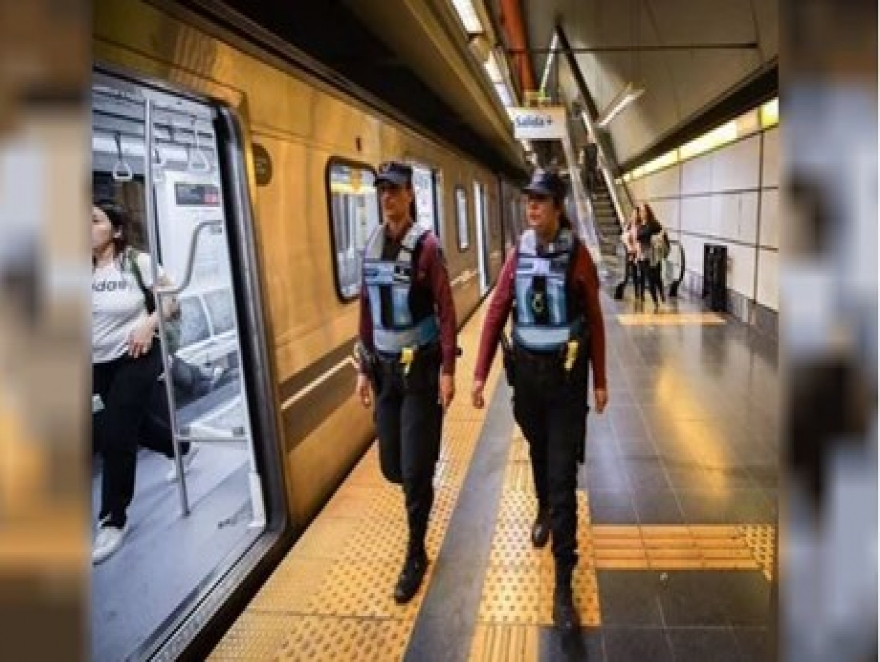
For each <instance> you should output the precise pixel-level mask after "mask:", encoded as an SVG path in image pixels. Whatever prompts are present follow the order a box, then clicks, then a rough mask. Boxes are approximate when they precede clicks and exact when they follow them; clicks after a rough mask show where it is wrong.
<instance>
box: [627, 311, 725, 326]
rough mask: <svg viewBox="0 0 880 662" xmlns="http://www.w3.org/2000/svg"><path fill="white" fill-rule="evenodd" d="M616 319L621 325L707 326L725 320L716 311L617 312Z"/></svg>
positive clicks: (721, 322)
mask: <svg viewBox="0 0 880 662" xmlns="http://www.w3.org/2000/svg"><path fill="white" fill-rule="evenodd" d="M617 321H618V322H620V323H621V324H622V325H623V326H707V325H723V324H726V323H727V321H726V320H725V319H724V317H723V316H721V315H718V314H716V313H673V312H665V313H618V315H617Z"/></svg>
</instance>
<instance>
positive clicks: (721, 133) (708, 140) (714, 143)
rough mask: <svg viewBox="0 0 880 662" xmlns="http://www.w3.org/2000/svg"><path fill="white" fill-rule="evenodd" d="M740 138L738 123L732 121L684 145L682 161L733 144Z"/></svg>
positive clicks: (681, 154) (680, 150)
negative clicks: (737, 128)
mask: <svg viewBox="0 0 880 662" xmlns="http://www.w3.org/2000/svg"><path fill="white" fill-rule="evenodd" d="M738 136H739V134H738V132H737V130H736V121H735V120H732V121H730V122H727V123H726V124H722V125H721V126H719V127H717V128H715V129H712V130H711V131H709V132H708V133H704V134H703V135H702V136H700V137H699V138H697V139H696V140H692V141H690V142H689V143H686V144H684V145H682V146H681V147H680V148H679V149H678V152H679V156H680V157H681V160H685V159H690V158H693V157H694V156H697V155H698V154H703V153H705V152H708V151H709V150H712V149H716V148H718V147H721V146H722V145H726V144H727V143H732V142H733V141H734V140H736V139H737V137H738Z"/></svg>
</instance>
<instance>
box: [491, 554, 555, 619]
mask: <svg viewBox="0 0 880 662" xmlns="http://www.w3.org/2000/svg"><path fill="white" fill-rule="evenodd" d="M540 600H541V571H540V567H539V566H537V565H490V566H489V567H488V569H487V571H486V579H485V581H484V583H483V595H482V599H481V601H480V608H479V613H478V616H477V620H479V621H480V622H481V623H524V624H527V623H533V624H535V623H538V619H539V616H540Z"/></svg>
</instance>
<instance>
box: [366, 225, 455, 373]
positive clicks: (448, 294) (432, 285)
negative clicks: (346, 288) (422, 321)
mask: <svg viewBox="0 0 880 662" xmlns="http://www.w3.org/2000/svg"><path fill="white" fill-rule="evenodd" d="M362 279H363V277H362ZM413 287H426V288H427V289H429V290H430V291H431V295H432V297H433V299H434V309H435V311H436V314H437V319H438V321H439V326H440V351H441V356H442V357H443V369H442V373H443V374H444V375H454V374H455V358H456V352H457V348H456V344H455V338H456V332H457V329H458V325H457V323H456V318H455V303H454V301H453V299H452V287H451V286H450V284H449V272H448V271H447V269H446V262H445V261H444V260H443V256H442V255H441V253H440V242H439V241H438V240H437V237H436V236H435V235H434V233H433V232H428V233H427V234H425V235H424V237H423V238H422V248H421V253H420V254H419V262H418V265H417V266H416V270H415V274H414V281H413ZM369 297H370V294H369V291H368V290H367V287H366V286H365V285H364V283H363V280H362V281H361V319H360V339H361V342H362V343H363V345H364V347H366V348H367V349H369V350H370V351H373V350H375V345H374V344H373V314H372V310H371V309H370V298H369Z"/></svg>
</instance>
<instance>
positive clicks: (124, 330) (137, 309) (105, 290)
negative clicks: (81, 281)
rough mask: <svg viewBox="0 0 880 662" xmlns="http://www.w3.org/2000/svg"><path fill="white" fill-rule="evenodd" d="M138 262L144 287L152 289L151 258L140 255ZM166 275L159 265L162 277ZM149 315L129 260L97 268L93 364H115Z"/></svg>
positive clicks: (94, 297)
mask: <svg viewBox="0 0 880 662" xmlns="http://www.w3.org/2000/svg"><path fill="white" fill-rule="evenodd" d="M120 263H121V264H120ZM137 263H138V267H140V272H141V278H142V279H143V282H144V286H145V287H147V288H150V287H152V284H153V270H152V269H153V268H152V260H151V259H150V255H149V254H148V253H142V252H137ZM164 275H165V272H164V271H163V270H162V267H161V266H159V276H160V278H161V277H163V276H164ZM146 316H147V304H146V302H145V301H144V293H143V291H142V290H141V288H140V287H139V286H138V282H137V278H135V276H134V273H132V272H131V270H130V269H129V268H128V260H127V259H126V257H124V256H123V257H122V259H121V260H120V259H119V258H116V259H114V260H113V261H112V262H111V263H110V264H108V265H106V266H103V267H96V268H95V269H94V271H93V273H92V363H105V362H107V361H112V360H113V359H118V358H119V357H120V356H122V355H123V354H125V353H126V352H128V339H129V336H130V335H131V332H132V331H133V330H134V328H135V326H137V324H138V322H140V320H141V319H143V318H144V317H146Z"/></svg>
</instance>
